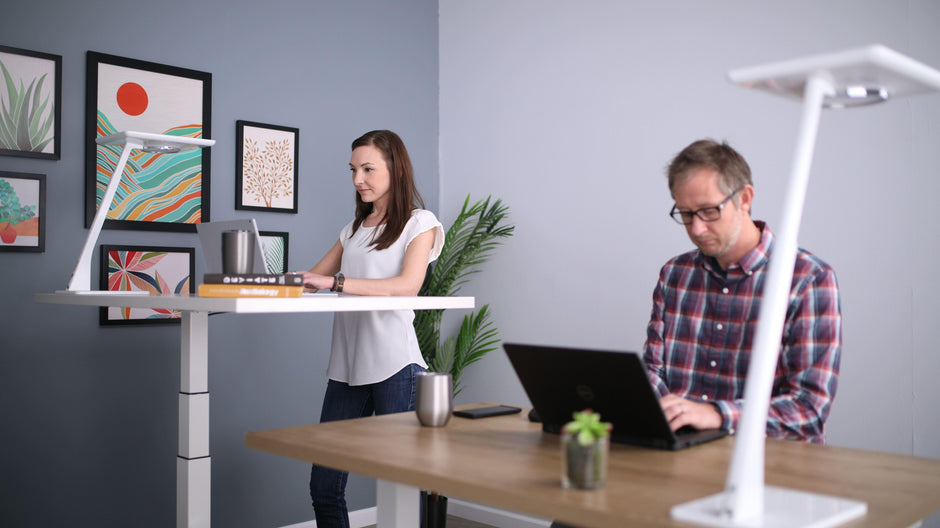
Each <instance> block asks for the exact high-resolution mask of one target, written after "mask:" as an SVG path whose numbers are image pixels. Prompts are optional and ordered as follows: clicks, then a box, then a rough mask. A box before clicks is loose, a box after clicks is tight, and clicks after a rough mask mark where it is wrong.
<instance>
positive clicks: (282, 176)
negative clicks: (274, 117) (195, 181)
mask: <svg viewBox="0 0 940 528" xmlns="http://www.w3.org/2000/svg"><path fill="white" fill-rule="evenodd" d="M235 150H236V155H235V209H247V210H250V211H268V212H276V213H296V212H297V180H298V174H299V172H298V170H299V169H298V157H299V153H300V129H297V128H291V127H285V126H278V125H266V124H264V123H253V122H251V121H236V122H235Z"/></svg>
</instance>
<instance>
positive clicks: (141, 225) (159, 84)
mask: <svg viewBox="0 0 940 528" xmlns="http://www.w3.org/2000/svg"><path fill="white" fill-rule="evenodd" d="M87 76H88V78H87V83H88V86H87V88H86V101H85V138H86V139H85V140H86V145H85V226H86V227H88V226H90V225H91V223H92V220H93V219H94V217H95V212H96V211H97V208H98V204H99V203H100V202H101V199H102V197H103V196H104V192H105V189H106V188H107V186H108V181H109V180H110V178H111V173H112V172H113V171H114V168H115V166H116V165H117V162H118V159H119V158H120V156H121V150H122V149H123V148H124V145H123V144H122V143H115V144H111V145H98V144H97V143H95V140H96V139H97V138H99V137H102V136H110V135H112V134H116V133H118V132H125V131H128V130H131V131H135V132H148V133H154V134H167V135H173V136H187V137H194V138H209V137H211V133H210V132H211V130H210V123H211V96H212V74H210V73H206V72H200V71H195V70H188V69H185V68H178V67H175V66H166V65H163V64H156V63H153V62H145V61H140V60H135V59H127V58H123V57H115V56H113V55H105V54H103V53H96V52H93V51H89V52H88V57H87ZM210 150H211V149H208V148H206V149H194V150H187V151H183V152H180V153H166V152H144V151H142V150H136V149H135V150H133V151H131V155H130V157H129V158H128V160H127V165H126V167H125V168H124V173H123V174H122V175H121V176H120V177H122V178H123V180H122V183H121V186H120V187H119V188H118V191H117V193H116V194H115V196H114V203H113V204H112V205H111V208H110V210H109V211H108V215H107V219H106V220H105V223H104V227H105V228H110V229H140V230H156V231H189V232H195V231H196V224H198V223H200V222H208V221H209V160H210V155H209V151H210Z"/></svg>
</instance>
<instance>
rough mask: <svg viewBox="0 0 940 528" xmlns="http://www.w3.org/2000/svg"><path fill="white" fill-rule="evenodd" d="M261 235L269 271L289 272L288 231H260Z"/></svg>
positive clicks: (265, 263) (263, 252)
mask: <svg viewBox="0 0 940 528" xmlns="http://www.w3.org/2000/svg"><path fill="white" fill-rule="evenodd" d="M258 234H259V235H261V254H262V255H264V267H265V268H266V269H267V271H268V273H271V274H277V273H287V269H288V268H287V241H288V238H289V235H288V233H287V231H258Z"/></svg>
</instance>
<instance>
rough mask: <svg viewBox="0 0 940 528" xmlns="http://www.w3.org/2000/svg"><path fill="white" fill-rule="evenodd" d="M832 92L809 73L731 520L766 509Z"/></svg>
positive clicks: (766, 295) (728, 486)
mask: <svg viewBox="0 0 940 528" xmlns="http://www.w3.org/2000/svg"><path fill="white" fill-rule="evenodd" d="M832 92H833V88H832V85H831V84H830V82H829V80H828V79H826V78H825V77H824V76H823V75H822V74H815V75H812V76H810V77H809V79H808V80H807V82H806V87H805V88H804V92H803V117H802V122H801V125H800V131H799V136H798V139H797V145H796V154H795V156H794V161H793V168H792V172H791V174H790V184H789V188H788V189H787V194H786V197H785V201H784V206H783V219H782V222H781V225H780V229H779V231H778V232H777V235H776V237H775V240H774V248H773V253H772V254H771V257H770V264H769V268H768V272H767V275H768V276H767V282H766V283H765V284H764V291H763V294H762V296H761V307H760V314H759V319H758V324H757V332H756V334H755V337H754V344H753V348H752V350H751V358H750V364H749V365H748V371H747V384H746V386H745V388H744V408H743V410H742V415H741V421H740V423H739V425H738V430H737V433H736V438H735V442H734V452H733V454H732V458H731V466H730V468H729V469H728V478H727V480H726V482H725V497H726V499H727V505H726V508H727V509H726V510H725V513H726V514H728V515H730V517H731V520H732V524H735V525H737V524H740V523H742V522H743V521H746V520H748V519H754V518H758V519H759V518H760V517H761V516H763V513H764V438H765V436H766V427H767V413H768V410H769V408H770V396H771V391H772V389H773V379H774V373H775V372H776V366H777V359H778V356H779V353H780V343H781V335H782V332H783V324H784V321H785V320H786V314H787V305H788V304H789V297H790V284H791V282H792V280H793V266H794V264H795V263H796V253H797V235H798V234H799V231H800V220H801V217H802V214H803V203H804V201H805V199H806V188H807V184H808V183H809V172H810V165H811V164H812V159H813V149H814V145H815V143H816V132H817V129H818V128H819V117H820V113H821V112H822V107H823V106H822V105H823V99H824V97H825V96H826V95H827V94H831V93H832Z"/></svg>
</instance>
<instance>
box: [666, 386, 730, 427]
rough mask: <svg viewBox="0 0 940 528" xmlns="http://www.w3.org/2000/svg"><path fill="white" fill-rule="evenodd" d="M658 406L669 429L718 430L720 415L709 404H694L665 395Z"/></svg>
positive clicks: (690, 401) (677, 397) (674, 396)
mask: <svg viewBox="0 0 940 528" xmlns="http://www.w3.org/2000/svg"><path fill="white" fill-rule="evenodd" d="M659 405H660V406H662V408H663V412H664V413H666V419H668V420H669V427H670V428H671V429H672V430H673V431H675V430H676V429H679V428H680V427H683V426H685V425H691V426H692V427H694V428H696V429H718V428H719V427H721V414H720V413H719V412H718V409H717V408H716V407H715V406H714V405H712V404H710V403H700V402H694V401H692V400H686V399H685V398H682V397H679V396H676V395H675V394H667V395H665V396H663V397H662V398H660V399H659Z"/></svg>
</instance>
